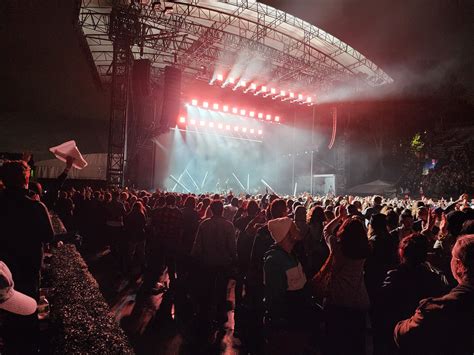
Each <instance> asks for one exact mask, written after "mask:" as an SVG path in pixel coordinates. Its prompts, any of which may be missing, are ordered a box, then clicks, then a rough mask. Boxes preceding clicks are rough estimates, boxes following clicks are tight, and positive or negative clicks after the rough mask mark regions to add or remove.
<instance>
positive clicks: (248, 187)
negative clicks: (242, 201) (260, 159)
mask: <svg viewBox="0 0 474 355" xmlns="http://www.w3.org/2000/svg"><path fill="white" fill-rule="evenodd" d="M247 192H248V193H250V174H247Z"/></svg>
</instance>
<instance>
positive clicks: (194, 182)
mask: <svg viewBox="0 0 474 355" xmlns="http://www.w3.org/2000/svg"><path fill="white" fill-rule="evenodd" d="M186 174H187V175H188V176H189V178H190V179H191V181H192V182H193V185H194V186H196V191H199V185H198V184H196V181H195V180H194V179H193V177H192V176H191V174H190V173H189V171H188V169H186Z"/></svg>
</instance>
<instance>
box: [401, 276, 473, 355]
mask: <svg viewBox="0 0 474 355" xmlns="http://www.w3.org/2000/svg"><path fill="white" fill-rule="evenodd" d="M394 337H395V342H396V343H397V345H398V346H399V347H400V350H401V351H402V352H403V353H405V354H450V355H458V354H459V355H461V354H462V355H464V354H466V355H467V354H469V355H471V354H473V353H474V285H467V284H466V285H459V286H457V287H455V288H454V289H452V290H451V292H449V293H448V294H447V295H444V296H443V297H439V298H428V299H424V300H422V301H421V302H420V305H419V307H418V308H417V310H416V312H415V314H414V315H413V316H412V317H411V318H409V319H406V320H403V321H401V322H399V323H398V324H397V325H396V327H395V331H394Z"/></svg>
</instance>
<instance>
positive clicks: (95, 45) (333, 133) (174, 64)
mask: <svg viewBox="0 0 474 355" xmlns="http://www.w3.org/2000/svg"><path fill="white" fill-rule="evenodd" d="M114 4H115V5H114V6H112V5H111V2H109V1H104V0H82V4H81V8H80V13H79V22H80V25H81V28H82V31H83V33H84V38H85V40H86V42H87V45H88V47H89V49H90V57H91V63H92V62H93V63H94V64H95V66H94V70H95V72H96V73H97V78H100V80H101V83H102V85H104V86H105V87H108V88H110V91H111V113H110V133H109V147H108V162H107V180H108V182H109V183H113V184H119V185H120V184H132V185H135V186H141V187H146V188H149V187H161V188H166V189H167V190H175V191H188V190H189V191H193V192H205V191H223V190H225V191H227V190H229V189H232V190H233V191H235V192H247V193H255V192H263V190H264V189H265V188H266V189H268V188H270V187H271V188H273V189H275V190H278V191H280V192H284V193H293V192H294V191H295V190H296V191H297V192H302V191H311V192H316V190H315V181H314V175H318V174H319V175H321V174H323V175H328V176H334V177H335V179H332V180H331V182H328V183H327V184H326V182H324V183H322V182H321V181H322V180H318V182H316V184H317V185H324V186H323V187H321V189H322V190H328V189H329V188H332V189H338V188H340V187H341V186H342V185H343V183H344V166H345V161H344V156H345V149H346V147H345V142H344V134H343V131H341V130H342V129H343V126H344V124H341V121H342V122H343V121H344V119H345V116H346V115H347V111H346V110H345V109H344V108H342V107H338V105H337V101H338V100H341V99H342V98H343V97H344V95H343V94H342V93H346V94H347V92H352V91H354V90H356V88H357V90H363V89H364V88H374V87H378V86H382V85H385V84H388V83H391V82H392V81H393V80H392V79H391V78H390V77H389V76H388V75H387V74H386V73H385V72H384V71H383V70H381V69H380V68H379V67H378V66H377V65H376V64H374V63H373V62H371V61H370V60H369V59H368V58H366V57H365V56H363V55H362V54H361V53H359V52H358V51H357V50H355V49H354V48H352V47H351V46H350V45H348V44H346V43H344V42H342V41H340V40H339V39H337V38H335V37H334V36H332V35H331V34H329V33H327V32H325V31H323V30H321V29H320V28H318V27H316V26H314V25H312V24H309V23H307V22H305V21H303V20H301V19H299V18H296V17H294V16H292V15H291V14H288V13H286V12H283V11H281V10H277V9H275V8H273V7H270V6H267V5H264V4H261V3H259V2H256V1H253V0H221V1H197V0H189V1H168V2H159V1H156V2H151V1H150V2H147V1H142V2H141V3H140V4H130V3H128V2H127V1H124V2H117V3H114ZM150 161H153V162H154V164H150ZM152 165H154V166H152ZM311 177H313V178H311ZM331 184H334V185H336V186H330V185H331ZM326 185H328V186H326Z"/></svg>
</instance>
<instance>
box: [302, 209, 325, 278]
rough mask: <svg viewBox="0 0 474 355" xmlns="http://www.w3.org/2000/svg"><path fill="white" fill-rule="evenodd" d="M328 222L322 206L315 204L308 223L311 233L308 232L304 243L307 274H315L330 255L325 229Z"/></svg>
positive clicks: (310, 211) (309, 214)
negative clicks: (324, 234)
mask: <svg viewBox="0 0 474 355" xmlns="http://www.w3.org/2000/svg"><path fill="white" fill-rule="evenodd" d="M325 223H326V215H325V214H324V209H323V208H322V207H321V206H314V207H313V208H311V209H310V210H309V213H308V218H307V224H308V227H309V233H308V234H306V236H305V238H304V240H303V243H304V250H305V253H306V274H307V275H314V274H315V273H317V272H318V271H319V270H320V269H321V267H322V266H323V264H324V261H325V260H326V259H327V257H328V256H329V248H328V246H327V244H326V241H325V240H324V236H323V229H324V224H325Z"/></svg>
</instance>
